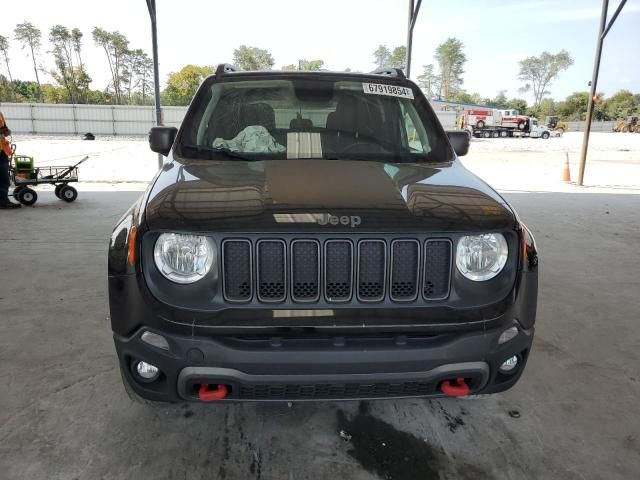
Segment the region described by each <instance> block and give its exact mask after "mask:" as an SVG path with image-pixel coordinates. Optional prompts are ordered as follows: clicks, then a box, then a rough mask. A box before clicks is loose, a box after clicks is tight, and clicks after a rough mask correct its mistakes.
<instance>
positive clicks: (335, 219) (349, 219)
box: [318, 213, 362, 228]
mask: <svg viewBox="0 0 640 480" xmlns="http://www.w3.org/2000/svg"><path fill="white" fill-rule="evenodd" d="M361 223H362V218H360V216H358V215H342V216H340V217H339V216H337V215H331V214H330V213H323V214H321V215H320V218H319V219H318V225H345V226H347V225H348V226H350V227H351V228H356V227H357V226H358V225H360V224H361Z"/></svg>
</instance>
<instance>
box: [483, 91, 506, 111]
mask: <svg viewBox="0 0 640 480" xmlns="http://www.w3.org/2000/svg"><path fill="white" fill-rule="evenodd" d="M506 93H507V91H506V90H500V91H499V92H498V94H497V95H496V96H495V98H485V99H484V100H483V101H482V103H484V104H485V105H487V106H488V107H492V108H507V103H508V100H507V95H506Z"/></svg>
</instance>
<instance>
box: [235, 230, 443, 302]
mask: <svg viewBox="0 0 640 480" xmlns="http://www.w3.org/2000/svg"><path fill="white" fill-rule="evenodd" d="M451 262H452V243H451V241H450V240H448V239H429V240H426V241H419V240H416V239H395V240H392V241H389V242H387V241H385V240H380V239H362V240H360V241H353V242H352V241H351V240H346V239H344V240H343V239H329V240H326V241H324V242H322V243H321V242H319V241H317V240H314V239H296V240H293V241H291V242H286V241H284V240H282V239H261V240H257V241H251V240H248V239H227V240H224V241H223V242H222V277H223V293H224V297H225V299H226V300H227V301H229V302H242V303H246V302H249V301H251V300H252V299H254V298H255V299H256V300H257V301H258V302H261V303H278V302H284V301H285V300H286V299H287V298H290V299H291V300H292V301H294V302H296V303H313V302H318V301H320V299H324V300H325V301H326V302H329V303H341V302H353V301H355V302H359V303H375V302H381V301H383V300H384V299H385V298H389V299H390V300H392V301H394V302H414V301H417V300H418V298H420V297H422V298H423V299H424V300H428V301H429V300H442V299H445V298H447V297H448V296H449V284H450V276H451Z"/></svg>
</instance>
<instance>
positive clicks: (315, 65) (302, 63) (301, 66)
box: [282, 59, 324, 72]
mask: <svg viewBox="0 0 640 480" xmlns="http://www.w3.org/2000/svg"><path fill="white" fill-rule="evenodd" d="M322 67H324V60H304V59H301V60H298V65H297V66H296V65H293V64H290V65H284V66H283V67H282V70H285V71H294V70H300V71H307V72H311V71H313V72H315V71H318V70H322Z"/></svg>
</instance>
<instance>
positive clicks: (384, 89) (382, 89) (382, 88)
mask: <svg viewBox="0 0 640 480" xmlns="http://www.w3.org/2000/svg"><path fill="white" fill-rule="evenodd" d="M362 90H363V91H364V93H368V94H371V95H387V96H390V97H402V98H411V99H413V91H412V90H411V89H410V88H407V87H399V86H398V85H384V84H381V83H363V84H362Z"/></svg>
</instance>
